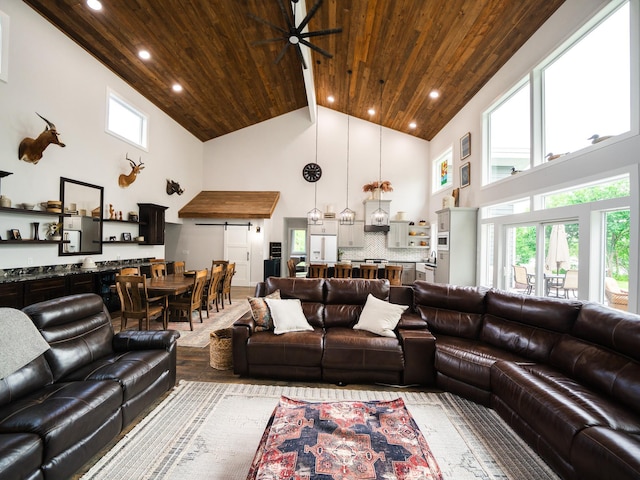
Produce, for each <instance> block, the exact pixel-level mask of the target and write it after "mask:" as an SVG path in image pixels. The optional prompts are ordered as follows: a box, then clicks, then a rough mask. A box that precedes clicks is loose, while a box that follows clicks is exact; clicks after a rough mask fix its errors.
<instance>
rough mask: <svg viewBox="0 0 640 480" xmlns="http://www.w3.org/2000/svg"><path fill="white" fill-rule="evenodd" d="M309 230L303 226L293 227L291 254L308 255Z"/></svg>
mask: <svg viewBox="0 0 640 480" xmlns="http://www.w3.org/2000/svg"><path fill="white" fill-rule="evenodd" d="M306 253H307V231H306V230H305V229H303V228H293V229H291V255H294V256H297V255H306Z"/></svg>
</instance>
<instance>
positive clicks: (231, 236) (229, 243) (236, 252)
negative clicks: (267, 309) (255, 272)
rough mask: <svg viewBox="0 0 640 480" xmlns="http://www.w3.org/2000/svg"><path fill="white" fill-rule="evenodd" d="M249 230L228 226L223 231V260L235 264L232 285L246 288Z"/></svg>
mask: <svg viewBox="0 0 640 480" xmlns="http://www.w3.org/2000/svg"><path fill="white" fill-rule="evenodd" d="M249 233H250V232H249V229H248V228H247V227H246V226H244V227H243V226H232V225H229V226H227V227H226V229H225V231H224V258H225V260H229V262H230V263H235V264H236V274H235V275H234V276H233V282H232V285H233V286H236V287H248V286H249V285H250V283H249V280H250V278H251V269H250V265H251V256H250V252H251V246H250V244H249Z"/></svg>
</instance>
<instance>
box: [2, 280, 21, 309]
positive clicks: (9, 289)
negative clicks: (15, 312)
mask: <svg viewBox="0 0 640 480" xmlns="http://www.w3.org/2000/svg"><path fill="white" fill-rule="evenodd" d="M23 292H24V288H22V282H9V283H2V284H0V307H11V308H22V306H23V304H24V293H23Z"/></svg>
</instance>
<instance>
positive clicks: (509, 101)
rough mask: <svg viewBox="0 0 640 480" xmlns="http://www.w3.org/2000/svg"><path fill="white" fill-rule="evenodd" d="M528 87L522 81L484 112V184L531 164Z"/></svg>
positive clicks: (527, 83)
mask: <svg viewBox="0 0 640 480" xmlns="http://www.w3.org/2000/svg"><path fill="white" fill-rule="evenodd" d="M529 96H530V86H529V82H526V83H524V84H523V85H522V86H520V87H518V89H517V90H516V91H515V92H513V93H511V94H509V95H508V96H507V98H506V99H504V100H502V101H501V102H500V103H499V104H498V105H497V106H496V107H494V108H493V109H491V110H490V111H489V112H488V113H486V114H485V119H486V125H487V128H488V131H489V138H488V139H489V145H488V147H489V148H488V158H489V161H488V164H487V172H486V179H487V183H491V182H495V181H497V180H500V179H502V178H505V177H508V176H509V175H511V174H512V173H513V171H514V170H527V169H529V166H530V165H531V108H530V100H529Z"/></svg>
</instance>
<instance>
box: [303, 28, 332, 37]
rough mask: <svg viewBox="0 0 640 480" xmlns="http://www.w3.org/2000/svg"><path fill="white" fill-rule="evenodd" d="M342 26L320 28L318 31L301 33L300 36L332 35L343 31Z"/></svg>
mask: <svg viewBox="0 0 640 480" xmlns="http://www.w3.org/2000/svg"><path fill="white" fill-rule="evenodd" d="M341 32H342V28H329V29H327V30H318V31H316V32H306V33H301V34H300V38H308V37H320V36H322V35H331V34H333V33H341Z"/></svg>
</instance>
